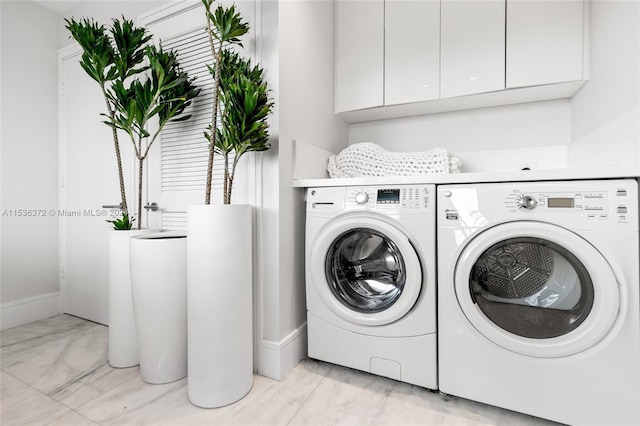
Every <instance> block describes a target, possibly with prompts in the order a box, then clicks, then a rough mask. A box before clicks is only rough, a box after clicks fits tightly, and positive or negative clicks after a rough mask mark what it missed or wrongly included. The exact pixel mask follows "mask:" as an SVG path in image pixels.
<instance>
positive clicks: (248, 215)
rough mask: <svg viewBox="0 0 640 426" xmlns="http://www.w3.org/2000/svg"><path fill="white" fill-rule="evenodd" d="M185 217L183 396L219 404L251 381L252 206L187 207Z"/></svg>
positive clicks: (245, 389) (228, 401) (244, 391)
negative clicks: (185, 377)
mask: <svg viewBox="0 0 640 426" xmlns="http://www.w3.org/2000/svg"><path fill="white" fill-rule="evenodd" d="M187 217H188V219H187V307H188V318H189V319H188V330H189V332H188V348H189V349H188V359H189V362H188V369H189V378H188V395H189V401H191V403H192V404H194V405H196V406H198V407H203V408H214V407H222V406H224V405H228V404H231V403H233V402H236V401H238V400H239V399H241V398H242V397H244V396H245V395H246V394H247V393H248V392H249V391H250V390H251V387H252V386H253V296H252V291H253V278H252V263H253V261H252V232H251V228H252V207H251V206H249V205H233V204H232V205H197V206H190V207H189V209H188V216H187Z"/></svg>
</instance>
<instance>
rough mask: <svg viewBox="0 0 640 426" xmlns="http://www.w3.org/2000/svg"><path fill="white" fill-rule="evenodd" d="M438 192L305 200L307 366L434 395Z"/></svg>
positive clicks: (342, 193) (322, 194) (320, 191)
mask: <svg viewBox="0 0 640 426" xmlns="http://www.w3.org/2000/svg"><path fill="white" fill-rule="evenodd" d="M434 197H435V186H434V185H395V186H389V185H381V186H366V187H355V186H354V187H323V188H309V189H308V190H307V210H306V211H307V216H306V244H305V245H306V300H307V331H308V345H309V346H308V349H309V356H310V357H311V358H315V359H319V360H323V361H327V362H331V363H334V364H338V365H343V366H346V367H351V368H355V369H358V370H362V371H367V372H370V373H373V374H377V375H381V376H385V377H390V378H392V379H396V380H400V381H403V382H407V383H412V384H415V385H419V386H423V387H426V388H430V389H436V388H437V385H438V383H437V361H436V356H437V348H436V345H437V335H436V272H435V263H436V262H435V203H434Z"/></svg>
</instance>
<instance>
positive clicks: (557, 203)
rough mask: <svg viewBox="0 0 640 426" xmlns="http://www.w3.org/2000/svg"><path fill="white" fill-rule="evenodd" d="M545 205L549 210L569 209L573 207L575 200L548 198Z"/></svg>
mask: <svg viewBox="0 0 640 426" xmlns="http://www.w3.org/2000/svg"><path fill="white" fill-rule="evenodd" d="M547 205H548V206H549V207H550V208H553V207H559V208H571V207H575V200H574V199H573V198H548V199H547Z"/></svg>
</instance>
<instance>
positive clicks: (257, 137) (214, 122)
mask: <svg viewBox="0 0 640 426" xmlns="http://www.w3.org/2000/svg"><path fill="white" fill-rule="evenodd" d="M214 2H215V0H202V3H203V4H204V6H205V14H206V18H207V33H208V35H209V42H210V45H211V54H212V57H213V65H212V66H211V65H209V66H208V68H209V72H210V73H211V75H212V76H213V105H212V107H213V108H212V117H211V123H210V124H209V127H208V129H207V131H205V138H206V139H207V142H208V148H209V161H208V166H207V178H206V192H205V204H210V203H211V182H212V175H213V173H212V172H213V160H214V153H218V154H220V155H222V156H223V158H224V165H225V166H224V189H223V192H224V194H223V202H224V204H229V203H230V202H231V191H232V189H233V179H234V177H235V170H236V165H237V164H238V160H239V159H240V157H241V156H242V155H243V154H245V153H247V152H250V151H264V150H266V149H269V147H270V146H269V143H268V132H267V129H268V124H267V121H266V119H267V117H268V115H269V114H270V113H271V108H272V105H273V104H272V103H271V102H270V101H269V99H268V95H267V94H268V90H267V85H266V83H265V82H264V81H263V79H262V69H261V68H259V67H258V66H254V67H252V66H251V63H250V61H245V60H244V59H242V58H241V57H240V56H239V55H238V54H237V53H234V52H233V49H234V48H235V47H236V46H239V47H242V43H241V40H240V37H241V36H243V35H245V34H246V33H247V32H248V31H249V25H248V24H247V23H246V22H244V21H243V19H242V17H241V16H240V14H239V13H238V12H237V11H236V9H235V6H230V7H228V8H225V7H223V6H220V5H219V6H218V7H217V8H216V9H215V11H213V12H212V11H211V8H212V5H213V3H214ZM232 154H235V156H234V157H233V159H232V160H231V155H232Z"/></svg>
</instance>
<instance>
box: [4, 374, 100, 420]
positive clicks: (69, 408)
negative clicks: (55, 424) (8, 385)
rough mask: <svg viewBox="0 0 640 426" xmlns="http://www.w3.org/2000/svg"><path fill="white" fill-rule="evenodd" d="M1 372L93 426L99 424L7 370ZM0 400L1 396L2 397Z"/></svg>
mask: <svg viewBox="0 0 640 426" xmlns="http://www.w3.org/2000/svg"><path fill="white" fill-rule="evenodd" d="M0 371H2V372H3V373H4V374H6V375H7V376H10V377H11V378H13V379H14V380H16V381H17V382H20V383H22V384H23V385H25V386H26V387H28V388H29V389H31V390H33V391H34V392H37V393H39V394H40V395H42V396H44V397H45V398H48V399H50V400H51V401H53V402H55V403H56V404H60V405H61V406H63V407H64V408H66V409H67V410H69V411H70V412H73V413H76V414H78V415H79V416H82V417H83V418H85V419H87V420H88V421H89V422H91V423H93V424H98V423H97V422H95V421H93V420H92V419H90V418H88V417H87V416H85V415H84V414H82V413H80V412H79V411H78V410H76V409H74V408H72V407H69V406H68V405H67V404H65V403H64V402H62V401H58V400H57V399H55V398H53V397H52V396H50V395H48V394H46V393H44V392H43V391H41V390H40V389H37V388H35V387H33V386H31V385H30V384H28V383H26V382H25V381H24V380H22V379H20V378H18V377H16V376H14V375H13V374H11V373H9V372H8V371H7V370H5V369H0ZM0 399H2V398H1V395H0Z"/></svg>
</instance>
